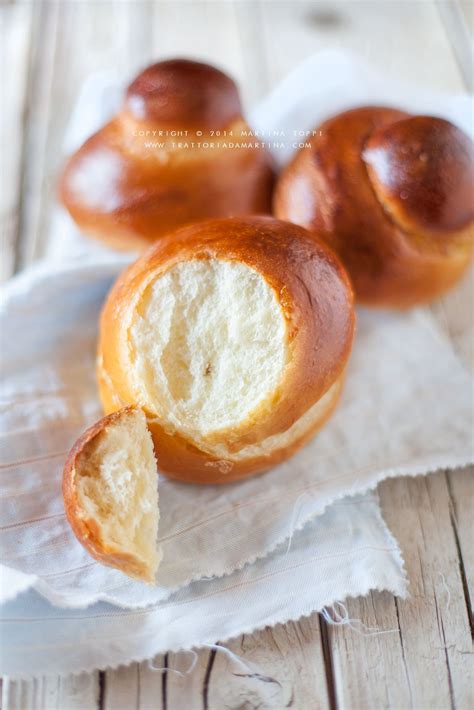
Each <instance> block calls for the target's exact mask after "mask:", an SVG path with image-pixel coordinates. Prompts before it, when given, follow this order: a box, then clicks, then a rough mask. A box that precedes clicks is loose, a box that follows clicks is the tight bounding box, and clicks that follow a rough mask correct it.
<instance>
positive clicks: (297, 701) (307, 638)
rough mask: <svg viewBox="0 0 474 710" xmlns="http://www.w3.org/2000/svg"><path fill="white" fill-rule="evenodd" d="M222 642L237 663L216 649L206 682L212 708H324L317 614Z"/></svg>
mask: <svg viewBox="0 0 474 710" xmlns="http://www.w3.org/2000/svg"><path fill="white" fill-rule="evenodd" d="M225 646H226V647H227V648H228V649H229V650H230V651H231V652H232V653H233V654H235V655H236V656H237V657H238V659H241V661H242V664H240V663H239V662H238V661H236V660H234V659H232V658H231V657H229V656H228V655H226V654H225V653H224V652H217V654H216V657H215V661H214V666H213V669H212V673H211V676H210V684H209V708H211V709H212V710H219V709H220V708H247V707H248V708H251V707H259V708H285V707H294V708H326V707H329V695H328V688H327V679H326V670H325V662H324V657H323V645H322V642H321V630H320V622H319V617H318V615H317V614H313V615H312V616H311V617H309V618H305V619H301V621H299V622H298V623H296V622H290V623H288V624H285V625H283V624H278V625H277V626H275V627H274V628H268V629H265V630H263V631H258V632H257V633H255V634H252V635H251V636H250V635H248V636H241V637H240V638H238V639H236V640H235V641H231V642H230V643H227V644H225ZM243 664H247V665H248V666H249V667H248V668H246V667H245V665H243Z"/></svg>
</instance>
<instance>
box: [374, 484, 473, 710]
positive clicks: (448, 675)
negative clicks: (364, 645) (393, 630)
mask: <svg viewBox="0 0 474 710" xmlns="http://www.w3.org/2000/svg"><path fill="white" fill-rule="evenodd" d="M380 495H381V502H382V506H383V511H384V514H385V518H386V520H387V522H388V524H389V526H390V527H391V529H392V530H393V532H394V534H395V535H396V536H397V538H398V540H399V543H400V545H401V547H402V549H403V550H404V555H405V561H406V569H407V573H408V577H409V579H410V598H409V599H407V600H405V601H397V609H398V617H399V626H400V632H401V639H402V644H403V651H404V657H405V661H406V667H407V675H408V677H409V679H410V686H411V692H412V699H413V705H414V707H430V708H438V707H439V708H446V707H450V706H451V705H452V704H454V706H455V707H458V708H467V707H469V705H470V702H472V688H473V687H474V664H473V663H472V639H471V633H470V626H469V619H468V615H467V610H466V604H465V599H464V596H463V583H462V578H461V574H460V566H459V557H458V552H457V546H456V541H455V537H454V534H453V529H452V526H451V521H450V503H449V492H448V488H447V480H446V476H445V475H444V474H442V473H440V474H436V475H432V476H427V477H423V478H418V479H397V480H393V481H387V482H385V483H384V484H383V486H381V491H380Z"/></svg>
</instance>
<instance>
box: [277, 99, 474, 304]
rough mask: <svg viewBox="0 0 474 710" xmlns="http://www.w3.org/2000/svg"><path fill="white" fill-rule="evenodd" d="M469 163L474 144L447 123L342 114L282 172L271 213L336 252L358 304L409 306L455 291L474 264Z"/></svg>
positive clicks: (385, 112)
mask: <svg viewBox="0 0 474 710" xmlns="http://www.w3.org/2000/svg"><path fill="white" fill-rule="evenodd" d="M470 157H471V158H472V143H471V141H470V140H469V139H468V138H467V136H464V134H462V132H461V131H459V130H458V129H456V128H455V127H454V126H452V125H451V124H449V123H448V122H447V121H441V119H435V118H429V117H411V116H409V114H406V113H403V112H401V111H397V110H395V109H389V108H380V107H367V108H359V109H354V110H351V111H346V112H344V113H342V114H339V115H338V116H335V117H334V118H332V119H330V120H329V121H326V122H325V123H323V124H322V125H321V126H320V127H319V128H318V129H317V135H316V136H315V138H314V139H312V141H311V148H309V149H303V150H301V151H300V152H299V153H297V154H296V156H295V157H294V158H293V159H292V160H291V161H290V163H289V164H288V166H287V167H286V168H285V170H284V171H283V173H282V175H281V177H280V179H279V182H278V185H277V188H276V191H275V196H274V213H275V215H276V216H277V217H280V218H281V219H288V220H291V221H293V222H295V223H297V224H301V225H302V226H304V227H306V228H307V229H309V230H311V231H312V232H314V233H316V234H317V235H318V236H319V237H320V238H322V239H324V240H325V241H326V242H327V243H328V244H329V245H330V246H331V247H332V248H334V249H335V251H336V252H337V253H338V254H339V256H340V257H341V259H342V262H343V263H344V265H345V266H346V268H347V270H348V272H349V275H350V277H351V279H352V282H353V284H354V290H355V293H356V297H357V300H358V301H360V302H362V303H366V304H368V305H374V306H389V307H395V308H406V307H409V306H412V305H414V304H417V303H421V302H424V301H429V300H431V299H432V298H435V297H436V296H438V295H439V294H441V293H442V292H443V291H445V290H446V289H448V288H449V287H450V286H452V285H453V284H454V283H455V282H456V281H457V280H458V279H459V278H460V276H461V275H462V273H463V272H464V271H465V269H466V267H467V265H468V264H469V262H470V260H471V258H472V252H473V236H474V221H473V213H472V192H471V190H472V181H473V169H474V168H473V162H472V159H470ZM435 193H436V194H435Z"/></svg>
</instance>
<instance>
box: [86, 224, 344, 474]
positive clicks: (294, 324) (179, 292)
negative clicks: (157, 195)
mask: <svg viewBox="0 0 474 710" xmlns="http://www.w3.org/2000/svg"><path fill="white" fill-rule="evenodd" d="M353 331H354V310H353V298H352V291H351V287H350V284H349V281H348V279H347V276H346V274H345V271H344V269H343V268H342V266H341V264H340V263H339V261H338V259H337V257H335V256H334V254H333V253H332V252H331V251H330V250H329V249H328V248H327V247H326V246H325V245H324V244H322V243H320V242H318V241H317V240H316V239H314V238H313V237H312V236H311V235H309V234H308V232H306V230H304V229H302V228H301V227H298V226H296V225H293V224H289V223H287V222H282V221H280V220H275V219H272V218H265V217H247V218H233V219H223V220H209V221H205V222H201V223H198V224H194V225H190V226H188V227H185V228H183V229H180V230H178V231H176V232H174V233H171V234H170V235H168V236H166V237H163V238H161V239H160V240H159V241H158V242H157V243H156V244H155V245H154V247H153V248H151V249H150V250H149V251H148V252H146V253H145V254H144V255H143V256H142V257H141V258H140V259H139V260H138V261H137V262H136V263H135V264H133V265H132V266H131V267H130V268H129V269H128V270H126V271H125V272H124V273H123V274H122V275H121V276H120V277H119V279H118V281H117V282H116V284H115V285H114V287H113V289H112V291H111V292H110V294H109V297H108V299H107V302H106V304H105V306H104V309H103V312H102V317H101V326H100V342H99V356H98V378H99V384H100V393H101V398H102V402H103V405H104V408H105V411H106V412H112V411H114V410H117V409H120V408H122V407H123V406H126V405H138V406H140V407H141V408H142V409H143V411H144V412H145V414H146V417H147V423H148V427H149V429H150V432H151V434H152V437H153V440H154V444H155V452H156V456H157V459H158V465H159V468H160V470H162V471H163V472H164V473H166V474H167V475H168V476H170V477H172V478H176V479H180V480H183V481H188V482H195V483H227V482H230V481H234V480H236V479H239V478H243V477H245V476H249V475H252V474H255V473H258V472H261V471H264V470H267V469H269V468H270V467H272V466H274V465H275V464H277V463H279V462H280V461H283V460H284V459H286V458H288V457H289V456H291V455H292V454H293V453H294V452H295V451H296V450H297V449H298V448H299V447H300V446H302V445H303V444H304V443H305V442H306V441H307V440H308V439H309V438H310V437H311V436H312V435H313V433H314V432H315V431H316V430H317V429H318V428H319V427H320V426H321V425H322V424H323V422H324V421H325V420H326V419H327V418H328V416H329V415H330V414H331V412H332V411H333V409H334V407H335V405H336V402H337V399H338V397H339V394H340V392H341V387H342V383H343V378H344V372H345V369H346V365H347V362H348V358H349V354H350V350H351V345H352V339H353Z"/></svg>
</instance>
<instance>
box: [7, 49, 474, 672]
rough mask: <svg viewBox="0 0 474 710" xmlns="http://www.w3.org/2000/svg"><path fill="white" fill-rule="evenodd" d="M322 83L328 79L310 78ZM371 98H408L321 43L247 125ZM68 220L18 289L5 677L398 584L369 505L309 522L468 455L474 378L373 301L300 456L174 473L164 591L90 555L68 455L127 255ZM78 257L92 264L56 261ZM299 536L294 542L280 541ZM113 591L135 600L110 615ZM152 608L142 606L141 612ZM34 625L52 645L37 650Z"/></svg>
mask: <svg viewBox="0 0 474 710" xmlns="http://www.w3.org/2000/svg"><path fill="white" fill-rule="evenodd" d="M313 77H321V78H320V81H319V82H318V81H314V80H312V81H308V78H311V79H313ZM328 77H330V78H331V84H330V85H329V82H328ZM377 81H378V84H377ZM107 82H109V83H107ZM330 86H333V87H335V88H334V89H331V88H330ZM377 86H379V93H377ZM105 87H109V89H108V95H113V96H116V95H117V94H118V91H116V90H112V88H110V78H109V79H107V81H105V82H104V81H103V80H102V79H99V80H95V81H94V82H93V83H92V84H90V85H89V89H87V90H86V92H85V94H83V97H82V101H80V102H79V105H78V109H77V111H76V114H75V116H76V120H75V121H73V124H72V126H73V129H74V125H79V123H80V122H78V121H77V116H80V115H81V112H82V115H83V117H84V120H83V121H82V123H81V124H80V125H81V126H82V128H84V124H85V125H86V126H87V129H88V131H89V130H91V129H92V128H94V127H95V126H92V125H89V124H88V122H87V120H86V119H87V115H88V114H87V113H85V110H86V109H87V107H88V106H90V105H93V106H95V109H97V106H98V105H100V102H101V100H102V98H103V96H104V88H105ZM309 87H311V92H310V88H309ZM357 87H359V89H358V90H359V95H358V94H357ZM367 87H369V88H367ZM388 96H390V97H391V98H390V99H389V98H388ZM94 97H95V99H94ZM341 97H342V98H341ZM94 101H95V103H94ZM114 101H115V99H114ZM376 101H379V102H385V103H387V102H388V103H391V104H393V105H400V106H407V103H409V99H408V98H407V96H406V95H405V94H403V96H402V94H401V93H400V92H399V93H398V94H397V90H396V89H393V91H392V92H390V90H389V88H387V86H386V83H385V82H382V81H381V79H378V80H377V78H376V77H375V76H374V75H373V74H371V73H370V71H369V70H368V69H367V67H365V66H364V65H362V64H358V63H357V62H355V61H354V60H353V59H352V58H348V57H345V56H344V55H341V54H340V53H327V52H326V53H323V54H322V55H319V56H317V57H315V58H313V59H311V60H310V61H308V62H306V63H305V64H304V65H303V66H302V67H301V68H300V69H298V70H296V72H294V74H293V75H291V76H290V77H289V78H288V79H287V80H286V81H285V82H283V84H282V85H281V87H279V88H278V89H277V90H276V91H275V92H274V93H273V94H272V95H270V97H269V98H268V99H267V100H266V101H264V102H263V104H262V106H261V107H260V108H259V109H257V111H255V112H254V116H253V117H254V121H253V125H254V126H255V127H256V128H260V129H261V130H263V128H265V129H266V130H267V131H272V130H273V129H283V130H287V131H290V130H292V126H293V125H295V122H296V118H294V117H295V116H297V115H301V120H300V121H299V122H296V125H297V127H301V128H306V127H309V126H312V125H314V124H316V123H317V122H318V121H319V120H321V119H322V118H324V115H323V113H322V110H321V107H322V106H324V114H326V115H327V114H331V113H333V112H334V111H337V110H339V109H340V108H343V107H345V106H347V105H356V104H358V103H359V104H361V103H367V102H372V103H373V102H376ZM341 102H342V103H341ZM112 103H113V102H112ZM422 104H423V95H422V94H421V92H417V94H416V100H415V98H413V104H412V106H413V108H414V109H418V110H422V109H423V106H422ZM81 106H82V108H81ZM470 106H471V104H469V101H468V99H466V98H465V97H446V96H438V97H433V96H429V97H426V109H425V110H426V111H430V112H435V113H438V114H443V115H449V116H450V117H451V118H452V120H455V121H456V122H457V123H458V124H459V125H464V127H466V122H465V118H466V113H467V112H468V109H469V107H470ZM298 107H299V109H298ZM110 108H111V106H109V107H108V109H107V110H110ZM301 109H304V110H301ZM97 114H100V111H97V110H96V118H97ZM101 116H102V120H103V118H104V116H103V115H102V114H101ZM96 118H95V119H94V120H96ZM72 133H73V134H74V133H75V134H76V137H79V138H80V139H82V138H83V137H84V136H83V135H81V136H78V135H77V131H76V132H75V129H74V130H73V131H72ZM74 142H75V141H73V140H71V144H73V143H74ZM290 142H291V141H290ZM287 149H288V146H286V147H285V149H284V151H285V150H287ZM284 151H283V152H284ZM277 158H279V155H277ZM55 220H56V225H55V230H54V233H55V234H56V235H57V236H58V239H57V240H56V241H55V242H53V248H52V254H51V256H53V257H54V256H55V257H56V261H55V263H54V264H49V265H43V266H40V267H36V268H34V269H32V270H31V271H30V272H28V273H25V274H23V275H21V276H20V277H18V278H17V279H15V280H13V282H11V284H10V285H9V286H8V287H7V289H6V291H5V297H4V309H3V315H2V319H3V320H2V323H1V326H0V327H1V329H2V336H3V341H4V344H5V348H4V364H5V370H6V373H5V374H6V375H7V378H6V384H5V387H4V389H3V395H2V398H3V412H2V429H3V437H4V438H3V441H4V446H3V454H2V456H3V459H2V466H3V469H2V475H1V478H0V486H1V490H2V493H3V495H4V497H5V498H4V503H3V506H2V528H1V538H0V539H1V542H2V550H3V552H2V561H3V562H4V565H5V566H4V568H3V570H2V575H1V595H2V596H1V599H3V600H4V601H6V600H8V599H10V600H11V599H13V598H14V597H15V596H16V595H17V594H19V593H20V592H23V594H21V595H20V596H19V597H18V598H17V599H15V600H13V601H10V602H9V603H7V604H5V606H4V607H3V610H2V611H3V623H4V624H5V625H6V628H7V629H8V631H9V633H8V635H4V638H5V639H6V643H4V645H3V649H2V662H3V672H5V673H9V674H15V675H17V674H18V675H21V674H23V673H32V674H35V673H42V672H70V671H74V672H78V671H79V670H84V669H92V668H95V667H106V666H113V665H117V664H119V663H126V662H128V661H131V660H133V659H135V658H146V657H149V656H151V655H153V654H154V653H156V652H158V651H160V650H162V651H165V650H171V649H178V648H180V647H183V648H189V647H191V646H199V645H200V644H202V643H207V642H210V641H215V640H217V639H218V638H219V639H220V640H223V639H224V638H228V637H230V636H234V635H236V634H239V633H242V632H244V631H251V630H252V629H254V628H257V627H259V626H262V625H265V624H267V623H276V622H278V621H286V620H288V619H294V618H298V617H299V616H301V614H307V613H310V612H311V611H313V610H316V609H321V608H322V607H323V606H325V605H328V604H331V603H332V602H334V601H337V600H342V599H344V598H345V597H347V596H349V595H350V596H355V595H357V594H365V593H366V592H367V591H368V590H369V589H374V588H377V589H382V588H384V589H389V590H391V591H392V592H394V593H396V594H404V593H405V589H406V581H405V579H404V574H403V572H402V568H401V567H402V562H401V558H400V555H399V552H398V550H397V546H396V543H395V541H394V540H393V538H392V537H391V536H390V533H389V532H388V530H387V529H386V527H385V525H384V523H383V521H382V520H381V517H380V513H379V511H378V506H377V503H376V502H375V500H374V499H373V497H372V496H368V497H367V496H365V497H364V498H362V499H361V498H359V497H356V498H346V499H345V500H344V501H343V502H341V503H337V504H335V505H331V507H330V508H329V509H328V510H326V513H325V514H324V515H323V516H322V517H320V518H319V519H316V520H314V521H313V522H311V523H310V522H309V521H311V520H312V519H314V518H315V517H316V516H317V515H321V514H322V513H323V511H324V510H325V509H326V508H327V506H328V505H330V504H331V503H334V501H336V500H338V499H341V498H342V497H344V496H347V495H351V494H354V493H359V492H364V491H368V490H369V489H371V488H373V487H374V486H375V485H376V484H377V482H378V481H379V480H382V479H383V478H385V477H387V476H393V475H409V474H413V475H414V474H420V473H427V472H429V471H433V470H436V469H438V468H448V467H457V466H461V465H464V464H467V463H470V462H472V460H473V452H472V440H471V425H472V409H471V396H470V392H471V387H472V383H471V379H470V377H469V376H468V375H467V374H466V373H465V372H464V370H463V369H462V367H461V366H460V364H459V363H458V361H457V359H456V358H455V356H454V355H453V353H452V351H451V348H450V346H449V344H448V343H447V342H445V341H444V340H443V339H442V338H441V336H440V335H439V334H438V332H437V330H436V328H435V327H434V325H433V323H432V321H431V319H430V316H429V315H428V314H427V313H425V312H423V311H412V312H411V313H406V314H392V313H382V312H369V311H364V310H360V311H359V318H358V332H357V340H356V345H355V348H354V353H353V356H352V360H351V364H350V370H349V375H348V378H347V385H346V390H345V393H344V396H343V400H342V402H341V405H340V407H339V409H338V410H337V411H336V414H335V416H334V417H333V419H332V420H331V421H330V422H329V423H328V425H327V426H326V427H325V428H324V429H323V431H322V432H320V434H319V435H318V436H317V437H316V439H315V440H314V441H313V442H312V443H311V444H310V445H309V446H307V447H306V448H305V449H304V450H302V451H301V452H300V453H299V454H298V455H297V456H295V457H294V458H293V459H291V460H290V461H288V462H286V463H284V464H282V465H280V466H279V467H277V468H276V469H275V470H273V471H271V472H269V473H268V474H265V475H264V476H261V477H257V478H254V479H250V480H248V481H244V482H241V483H238V484H232V485H229V486H226V487H213V486H206V487H198V486H186V485H183V484H178V483H176V482H172V481H168V480H166V479H161V481H160V496H161V509H162V519H161V527H160V538H161V544H162V546H163V550H164V560H163V564H162V567H161V568H160V574H159V586H157V587H155V588H153V587H147V586H146V585H142V584H139V583H136V582H132V581H129V580H128V579H127V578H125V577H124V576H123V575H121V573H119V572H117V571H114V570H110V569H107V568H104V567H102V566H100V565H98V564H97V563H95V562H93V561H92V560H91V558H90V557H89V556H88V555H87V553H86V552H85V551H84V550H83V548H82V547H81V546H80V545H79V544H78V543H77V542H76V540H75V538H74V537H73V535H72V533H71V531H70V530H69V527H68V525H67V522H66V520H65V518H64V513H63V507H62V500H61V494H60V477H61V470H62V465H63V463H64V458H65V455H66V452H67V450H68V448H69V446H70V445H71V444H72V442H73V440H74V439H75V438H76V437H77V435H78V434H79V433H80V432H81V431H82V430H83V429H84V428H85V426H87V425H88V424H90V423H91V422H92V421H94V419H96V418H97V417H98V416H100V407H99V404H98V401H97V397H96V388H95V382H94V351H95V338H96V329H97V314H98V311H99V308H100V304H101V302H102V300H103V298H104V296H105V294H106V291H107V289H108V287H109V286H110V283H111V280H112V279H113V277H114V276H115V275H116V273H118V270H119V269H120V267H121V265H123V263H124V261H126V258H125V259H124V258H123V257H116V256H115V255H114V256H112V255H111V254H110V252H107V250H105V249H102V247H100V246H95V245H92V246H89V242H87V241H85V240H84V239H83V238H82V237H80V236H78V235H77V233H76V231H75V230H74V229H73V228H71V226H70V224H68V221H67V219H66V218H65V216H64V215H63V214H59V213H58V215H57V216H56V218H55ZM59 237H60V238H59ZM71 253H74V254H76V256H78V257H79V256H80V257H82V258H81V259H77V260H76V261H75V262H72V263H71V262H69V263H68V264H63V263H60V258H61V257H64V256H65V255H67V254H69V255H70V254H71ZM86 257H87V258H86ZM85 261H87V263H85ZM341 511H342V512H341ZM293 533H294V535H293ZM291 536H292V539H291V545H290V548H289V550H288V549H287V543H285V540H287V539H288V538H289V537H291ZM272 550H273V551H274V552H273V553H272V554H269V553H271V552H272ZM256 560H258V561H257V562H255V561H256ZM248 563H254V564H251V565H249V564H248ZM295 569H298V573H296V572H295ZM223 575H227V576H224V577H223ZM208 577H222V578H221V579H212V580H209V579H204V578H208ZM197 580H201V581H197ZM249 580H251V582H249ZM31 589H34V590H36V591H37V592H39V593H40V594H41V595H43V596H44V597H45V598H46V599H48V600H49V601H51V602H52V603H53V604H56V605H58V606H63V607H70V608H71V607H76V608H77V607H86V606H88V605H92V604H94V606H89V608H88V609H87V611H82V612H81V613H80V614H79V613H78V612H72V611H64V610H63V611H62V612H61V613H60V612H58V611H57V610H55V609H53V608H52V607H50V606H49V605H47V604H46V603H44V602H42V601H40V600H39V599H37V598H36V597H35V595H34V593H33V592H32V591H29V592H28V593H25V592H26V591H27V590H31ZM177 590H178V591H177ZM243 590H244V591H243ZM208 600H211V601H208ZM98 602H102V603H101V604H98ZM103 602H110V603H113V604H116V605H118V606H122V607H127V608H128V609H129V611H128V612H121V611H119V610H111V609H110V608H109V607H107V606H104V604H103ZM146 605H150V606H149V609H148V610H143V609H142V610H141V611H140V612H138V611H137V612H136V613H132V610H133V609H138V608H140V607H144V606H146ZM38 609H39V610H40V611H38ZM183 609H186V613H184V612H183ZM188 611H189V613H188ZM32 617H33V618H34V619H35V621H34V623H32V622H33V618H32ZM98 619H100V622H99V621H98ZM94 629H97V635H96V634H95V632H94ZM125 632H126V633H125ZM36 634H38V637H37V638H41V640H42V651H43V652H42V653H41V654H36V656H35V654H34V652H33V647H34V645H35V638H36ZM28 635H29V636H28ZM28 638H30V639H31V641H30V642H29V641H28ZM88 639H89V640H88ZM99 639H100V640H99ZM120 639H126V643H125V641H123V640H122V641H120Z"/></svg>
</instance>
